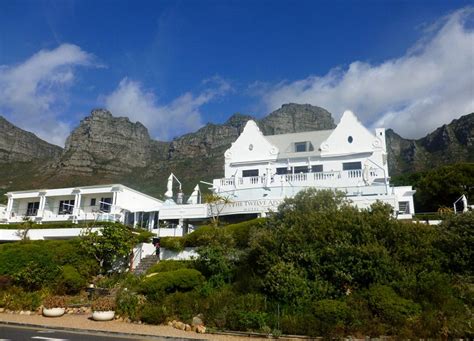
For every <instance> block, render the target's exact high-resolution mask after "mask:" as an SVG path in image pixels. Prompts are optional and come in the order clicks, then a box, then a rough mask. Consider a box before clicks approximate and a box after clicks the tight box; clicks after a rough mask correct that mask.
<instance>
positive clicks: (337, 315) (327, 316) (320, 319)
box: [313, 299, 350, 337]
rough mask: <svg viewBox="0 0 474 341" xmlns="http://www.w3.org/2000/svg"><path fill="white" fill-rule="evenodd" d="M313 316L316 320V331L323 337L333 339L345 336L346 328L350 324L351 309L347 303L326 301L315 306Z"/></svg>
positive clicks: (316, 303)
mask: <svg viewBox="0 0 474 341" xmlns="http://www.w3.org/2000/svg"><path fill="white" fill-rule="evenodd" d="M313 314H314V317H315V318H316V325H315V329H316V330H317V331H319V332H320V333H321V335H329V336H331V337H335V336H339V337H341V336H344V335H346V333H345V331H346V330H345V326H346V325H348V324H349V321H348V320H349V317H350V309H349V307H348V306H347V304H346V302H343V301H337V300H331V299H325V300H321V301H317V302H315V303H314V305H313Z"/></svg>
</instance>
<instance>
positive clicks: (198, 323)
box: [192, 315, 204, 326]
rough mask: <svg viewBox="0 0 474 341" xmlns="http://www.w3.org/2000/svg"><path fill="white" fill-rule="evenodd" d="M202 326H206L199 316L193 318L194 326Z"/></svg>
mask: <svg viewBox="0 0 474 341" xmlns="http://www.w3.org/2000/svg"><path fill="white" fill-rule="evenodd" d="M202 324H204V323H203V322H202V318H201V317H200V316H199V315H198V316H194V317H193V322H192V325H193V326H199V325H202Z"/></svg>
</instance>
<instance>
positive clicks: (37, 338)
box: [31, 336, 69, 341]
mask: <svg viewBox="0 0 474 341" xmlns="http://www.w3.org/2000/svg"><path fill="white" fill-rule="evenodd" d="M31 338H32V339H36V340H47V341H68V340H69V339H55V338H52V337H44V336H32V337H31Z"/></svg>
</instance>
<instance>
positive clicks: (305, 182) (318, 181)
mask: <svg viewBox="0 0 474 341" xmlns="http://www.w3.org/2000/svg"><path fill="white" fill-rule="evenodd" d="M374 182H376V183H375V185H385V178H384V173H383V171H382V170H381V169H369V170H368V171H366V174H365V176H364V171H363V170H361V169H356V170H347V171H332V172H316V173H298V174H282V175H273V176H270V177H267V176H253V177H245V178H223V179H215V180H214V183H213V185H214V188H215V189H217V191H218V192H219V193H222V192H228V191H235V190H240V189H253V188H276V187H317V188H332V189H338V188H339V189H345V188H354V187H357V188H360V187H368V186H372V185H373V184H374ZM376 187H381V186H376ZM383 187H384V188H385V186H383Z"/></svg>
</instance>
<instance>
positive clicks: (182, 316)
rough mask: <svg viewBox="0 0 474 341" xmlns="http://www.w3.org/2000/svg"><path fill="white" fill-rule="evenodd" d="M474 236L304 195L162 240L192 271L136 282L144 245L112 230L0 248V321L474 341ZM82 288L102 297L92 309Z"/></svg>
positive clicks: (470, 217) (453, 223)
mask: <svg viewBox="0 0 474 341" xmlns="http://www.w3.org/2000/svg"><path fill="white" fill-rule="evenodd" d="M473 226H474V214H473V213H472V212H470V213H465V214H460V215H449V216H447V217H446V219H445V220H444V221H443V222H442V223H441V224H440V225H437V226H431V225H427V224H421V223H416V222H405V221H398V220H396V219H394V218H393V217H392V215H391V212H390V207H389V206H386V205H384V204H382V203H377V204H374V205H373V206H372V207H371V208H370V209H368V210H362V211H360V210H357V209H356V208H354V207H352V206H351V205H350V204H349V203H348V202H347V200H346V199H345V198H344V195H343V194H342V193H335V192H332V191H315V190H308V191H304V192H301V193H299V194H298V195H297V196H295V197H294V198H292V199H286V200H285V202H284V203H283V204H282V205H281V206H280V207H279V210H278V212H275V213H274V214H272V215H270V216H269V217H268V218H266V219H256V220H252V221H247V222H243V223H239V224H233V225H227V226H219V227H214V226H204V227H200V228H198V229H197V230H196V231H195V232H193V233H191V234H189V235H187V236H185V237H181V238H171V237H170V238H162V240H161V246H162V247H163V248H168V249H172V250H177V251H179V250H182V249H183V248H185V247H196V248H197V251H198V254H199V257H197V258H196V259H193V260H189V261H161V262H159V263H157V264H156V265H154V266H153V267H151V268H150V269H148V271H147V273H146V274H144V275H141V276H136V275H134V274H132V273H130V271H128V260H129V259H130V252H131V250H132V249H133V245H135V244H136V243H138V242H143V241H145V240H146V239H147V238H149V235H147V234H146V233H144V232H143V231H142V233H140V231H132V230H131V229H129V228H127V227H126V226H122V225H116V226H109V227H104V230H103V231H104V232H103V233H102V234H101V235H99V234H97V233H95V234H94V233H92V232H90V231H89V233H85V234H83V235H82V236H81V237H80V238H77V239H72V240H67V241H34V242H33V241H21V242H15V243H8V244H3V245H0V275H1V277H0V307H2V308H3V309H9V310H30V311H36V310H37V309H38V308H40V307H41V306H43V307H46V308H56V307H55V305H58V306H66V307H76V306H86V307H88V309H89V310H88V311H92V309H99V308H100V309H113V310H114V311H115V314H116V315H117V316H120V317H121V318H125V319H127V320H129V321H131V322H134V321H135V322H139V321H140V323H147V324H163V323H171V321H182V322H183V324H190V325H191V324H192V323H193V322H194V321H195V320H196V319H198V320H202V322H203V323H204V324H205V325H206V327H207V329H208V331H223V330H233V331H248V332H258V333H263V334H267V335H273V336H274V337H278V336H280V335H282V334H299V335H309V336H324V337H334V338H337V337H345V336H347V335H352V336H354V337H363V336H377V337H378V336H380V335H391V336H394V337H397V338H415V337H416V338H428V337H436V338H441V337H442V338H453V337H473V336H474V332H473V329H472V328H473V327H472V325H473V324H472V323H473V315H472V308H473V301H474V295H473V293H474V291H473V289H474V286H473V272H472V271H473V269H474V264H473V262H474V261H473V260H474V255H473V250H474V233H473ZM90 284H93V285H94V286H95V287H96V288H102V289H103V290H104V292H105V294H104V295H97V296H99V297H98V298H96V299H91V297H90V295H89V294H88V292H87V291H86V289H87V287H88V286H89V285H90Z"/></svg>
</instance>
